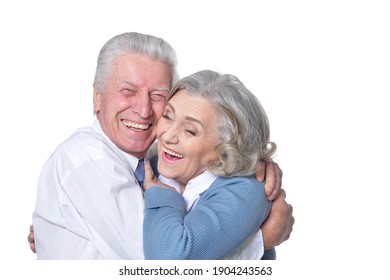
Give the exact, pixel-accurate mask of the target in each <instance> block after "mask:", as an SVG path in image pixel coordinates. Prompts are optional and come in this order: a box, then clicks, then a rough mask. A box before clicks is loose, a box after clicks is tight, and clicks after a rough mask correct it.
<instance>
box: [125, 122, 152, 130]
mask: <svg viewBox="0 0 390 280" xmlns="http://www.w3.org/2000/svg"><path fill="white" fill-rule="evenodd" d="M122 122H123V124H124V125H125V126H127V127H131V128H136V129H142V130H146V129H148V128H149V124H140V123H133V122H127V121H122Z"/></svg>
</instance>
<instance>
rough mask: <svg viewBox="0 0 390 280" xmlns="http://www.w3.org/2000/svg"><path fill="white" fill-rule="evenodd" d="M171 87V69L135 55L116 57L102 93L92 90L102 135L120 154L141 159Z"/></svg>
mask: <svg viewBox="0 0 390 280" xmlns="http://www.w3.org/2000/svg"><path fill="white" fill-rule="evenodd" d="M171 84H172V75H171V69H170V67H169V66H168V65H166V64H164V63H162V62H161V61H159V60H153V59H152V58H150V57H148V56H145V55H141V54H134V53H131V54H126V55H123V56H119V57H117V58H116V59H115V60H114V64H113V66H112V72H111V74H109V75H108V77H107V79H106V84H105V88H104V91H103V93H99V92H97V90H96V88H94V98H93V101H94V102H93V104H94V111H95V113H96V114H97V118H98V120H99V122H100V125H101V127H102V129H103V131H104V133H105V134H106V135H107V136H108V137H109V138H110V139H111V141H112V142H113V143H114V144H115V145H117V146H118V147H119V148H120V149H121V150H123V151H125V152H127V153H129V154H131V155H133V156H136V157H143V156H144V155H145V153H146V151H147V150H148V149H149V147H150V145H151V144H152V143H153V141H154V139H155V136H156V132H155V129H156V125H157V121H158V119H159V118H160V117H161V115H162V113H163V112H164V108H165V105H166V98H167V95H168V92H169V89H170V88H171Z"/></svg>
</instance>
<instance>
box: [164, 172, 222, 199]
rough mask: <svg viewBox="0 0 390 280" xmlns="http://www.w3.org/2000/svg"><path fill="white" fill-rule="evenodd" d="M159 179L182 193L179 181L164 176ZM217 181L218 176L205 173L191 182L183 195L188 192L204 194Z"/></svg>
mask: <svg viewBox="0 0 390 280" xmlns="http://www.w3.org/2000/svg"><path fill="white" fill-rule="evenodd" d="M159 179H160V181H161V182H162V183H164V184H167V185H169V186H171V187H173V188H175V189H176V191H177V192H179V193H180V185H179V183H178V182H177V181H175V180H173V179H168V178H165V177H164V176H162V175H160V176H159ZM215 179H217V176H216V175H214V174H212V173H210V172H209V171H205V172H203V173H202V174H200V175H198V176H197V177H195V178H194V179H192V180H190V181H189V182H188V184H187V185H186V189H185V191H184V193H183V195H185V194H186V192H189V191H190V192H191V193H196V194H197V195H200V194H202V193H203V192H204V191H205V190H207V189H208V187H210V186H211V184H212V183H213V182H214V180H215Z"/></svg>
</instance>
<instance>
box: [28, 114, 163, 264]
mask: <svg viewBox="0 0 390 280" xmlns="http://www.w3.org/2000/svg"><path fill="white" fill-rule="evenodd" d="M155 152H156V149H155V147H154V148H152V149H151V150H150V152H149V154H148V157H147V158H149V156H152V155H153V154H155ZM137 163H138V159H137V158H136V157H133V156H131V155H129V154H127V153H125V152H123V151H122V150H120V149H119V148H118V147H117V146H115V144H113V143H112V142H111V141H110V139H109V138H108V137H107V136H106V135H105V134H104V133H103V131H102V130H101V128H100V125H99V122H98V121H97V120H96V121H95V122H94V123H93V125H92V126H88V127H84V128H80V129H78V130H77V131H75V132H74V134H73V135H71V136H70V138H69V139H67V140H66V141H65V142H63V143H62V144H61V145H60V146H59V147H58V148H57V149H56V150H55V151H54V153H53V154H52V155H51V157H50V158H49V159H48V161H47V162H46V164H45V165H44V167H43V169H42V172H41V175H40V179H39V184H38V192H37V201H36V207H35V211H34V214H33V224H34V236H35V245H36V251H37V256H38V259H143V258H144V255H143V246H142V224H143V217H144V200H143V191H142V189H141V188H140V186H139V185H138V182H137V180H136V179H135V177H134V173H133V171H134V170H135V169H136V166H137Z"/></svg>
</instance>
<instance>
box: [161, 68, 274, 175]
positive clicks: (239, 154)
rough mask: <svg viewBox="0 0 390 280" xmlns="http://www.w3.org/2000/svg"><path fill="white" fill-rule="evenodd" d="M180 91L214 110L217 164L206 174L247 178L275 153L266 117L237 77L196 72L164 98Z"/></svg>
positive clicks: (175, 86) (176, 85)
mask: <svg viewBox="0 0 390 280" xmlns="http://www.w3.org/2000/svg"><path fill="white" fill-rule="evenodd" d="M180 90H186V91H187V93H188V94H189V95H191V96H195V97H201V98H205V99H207V100H208V101H209V102H210V103H211V104H212V106H213V107H214V108H215V109H216V112H217V120H216V123H217V133H218V136H219V142H218V143H217V146H216V152H217V155H218V157H219V161H218V162H216V163H213V164H212V165H211V166H209V171H210V172H212V173H214V174H216V175H218V176H224V177H232V176H247V175H251V174H254V173H255V171H256V166H257V164H258V163H259V162H261V161H263V160H268V159H270V158H271V157H272V155H273V154H274V153H275V151H276V145H275V143H273V142H271V141H270V128H269V122H268V118H267V115H266V113H265V111H264V109H263V107H262V106H261V104H260V102H259V100H258V99H257V98H256V96H254V95H253V94H252V93H251V92H250V91H249V90H248V89H247V88H246V87H245V86H244V84H243V83H242V82H241V81H240V80H239V79H238V78H237V77H235V76H233V75H230V74H220V73H217V72H214V71H210V70H204V71H200V72H197V73H194V74H192V75H190V76H187V77H184V78H182V79H180V80H179V81H178V82H177V83H176V84H174V86H173V88H172V90H171V91H170V94H169V96H168V99H170V98H172V97H173V96H174V95H175V94H176V93H177V92H178V91H180Z"/></svg>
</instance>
